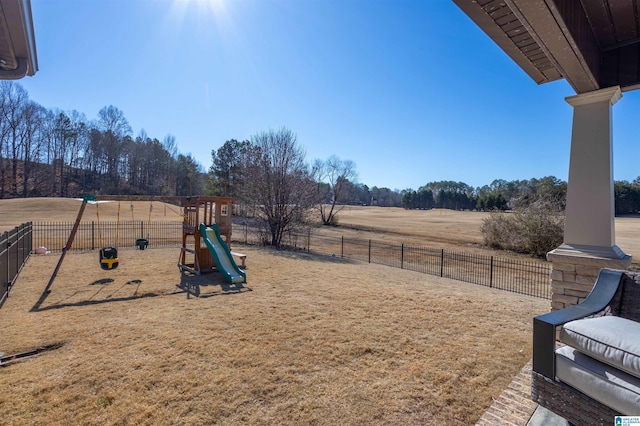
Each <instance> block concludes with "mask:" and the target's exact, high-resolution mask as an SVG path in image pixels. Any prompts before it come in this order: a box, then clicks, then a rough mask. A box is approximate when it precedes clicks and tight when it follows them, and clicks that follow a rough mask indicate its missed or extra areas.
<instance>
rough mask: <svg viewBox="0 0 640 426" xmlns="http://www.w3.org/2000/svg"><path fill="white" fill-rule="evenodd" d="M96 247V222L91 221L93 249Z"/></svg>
mask: <svg viewBox="0 0 640 426" xmlns="http://www.w3.org/2000/svg"><path fill="white" fill-rule="evenodd" d="M95 249H96V223H95V222H94V221H91V250H95Z"/></svg>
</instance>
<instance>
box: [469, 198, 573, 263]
mask: <svg viewBox="0 0 640 426" xmlns="http://www.w3.org/2000/svg"><path fill="white" fill-rule="evenodd" d="M480 230H481V232H482V235H483V237H484V241H485V244H486V245H487V246H489V247H491V248H496V249H503V250H513V251H516V252H518V253H529V254H532V255H534V256H539V257H544V256H545V255H546V253H548V252H549V251H551V250H553V249H555V248H556V247H558V246H559V245H560V244H562V240H563V232H564V215H563V214H562V213H561V211H560V209H559V208H558V206H556V205H555V204H552V203H542V202H540V203H535V204H532V205H530V206H528V207H526V208H522V209H518V210H514V211H513V212H511V213H503V212H499V211H495V212H494V213H492V214H491V215H490V216H489V217H488V218H487V219H485V220H484V221H483V223H482V227H481V228H480Z"/></svg>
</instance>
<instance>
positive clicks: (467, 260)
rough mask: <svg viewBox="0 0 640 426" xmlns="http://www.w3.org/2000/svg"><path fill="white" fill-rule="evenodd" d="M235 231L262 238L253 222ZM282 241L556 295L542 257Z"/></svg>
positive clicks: (305, 236)
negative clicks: (249, 225) (507, 256)
mask: <svg viewBox="0 0 640 426" xmlns="http://www.w3.org/2000/svg"><path fill="white" fill-rule="evenodd" d="M234 236H235V237H234V239H236V238H238V241H241V242H244V243H247V244H259V243H260V242H261V241H260V238H261V235H260V232H259V231H258V230H257V229H255V228H251V227H248V226H242V227H240V226H239V227H238V229H237V230H234ZM243 239H244V240H243ZM283 243H284V245H286V246H288V247H291V248H294V249H299V250H306V251H308V252H314V253H320V254H327V255H336V256H340V257H343V258H345V259H353V260H359V261H364V262H369V263H376V264H381V265H386V266H391V267H395V268H402V269H407V270H410V271H416V272H421V273H424V274H430V275H436V276H440V277H445V278H451V279H454V280H458V281H465V282H469V283H472V284H478V285H482V286H486V287H491V288H497V289H500V290H506V291H510V292H514V293H520V294H525V295H528V296H534V297H539V298H544V299H550V298H551V287H550V278H549V275H550V267H549V265H548V264H546V263H544V262H541V261H535V260H525V259H510V258H506V257H498V256H490V255H482V254H474V253H465V252H459V251H454V250H446V249H436V248H431V247H425V246H417V245H409V244H393V243H386V242H382V241H376V240H367V239H361V238H346V237H344V236H340V237H331V236H326V235H321V234H319V233H315V232H312V231H308V232H307V233H301V232H292V233H289V234H288V235H286V237H285V238H284V241H283Z"/></svg>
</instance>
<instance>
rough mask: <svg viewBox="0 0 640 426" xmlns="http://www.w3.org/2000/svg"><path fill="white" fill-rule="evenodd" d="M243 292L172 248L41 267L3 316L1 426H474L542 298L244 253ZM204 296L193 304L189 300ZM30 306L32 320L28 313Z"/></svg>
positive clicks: (524, 351) (318, 260)
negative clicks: (111, 262) (53, 276)
mask: <svg viewBox="0 0 640 426" xmlns="http://www.w3.org/2000/svg"><path fill="white" fill-rule="evenodd" d="M242 251H243V252H246V253H247V254H248V256H249V257H248V265H249V269H248V271H247V272H248V277H249V283H248V284H247V285H246V286H245V287H243V288H235V287H229V286H226V285H225V284H224V282H223V281H222V280H221V278H220V276H218V275H217V274H210V275H206V276H202V277H184V276H181V275H180V274H179V272H178V268H177V267H176V266H175V264H176V261H177V257H178V250H177V249H153V250H146V251H136V250H121V253H120V259H121V266H120V267H119V268H118V269H116V270H114V271H103V270H102V269H100V268H99V266H98V262H97V258H96V256H97V255H96V254H95V253H84V254H83V253H70V254H69V255H68V256H67V258H66V259H65V262H64V264H63V266H62V269H61V271H60V274H59V276H58V278H57V280H56V281H55V283H54V285H53V287H52V292H51V293H50V294H49V296H48V297H47V298H46V299H45V300H44V301H42V302H41V303H40V304H39V305H38V299H39V297H40V295H41V292H42V290H43V288H44V286H45V285H46V283H47V281H48V278H49V274H50V272H51V271H52V269H53V267H54V265H55V263H56V261H57V259H58V257H57V256H56V255H46V256H35V255H34V256H33V257H32V258H31V259H30V260H29V261H28V263H27V265H26V266H25V268H24V270H23V271H22V273H21V274H20V276H19V278H18V281H17V283H16V285H15V287H14V289H13V291H12V292H11V295H10V298H9V299H8V300H7V302H6V303H5V305H4V306H3V307H2V309H0V317H1V318H2V333H1V334H0V350H2V351H3V352H5V353H6V354H12V353H16V352H20V351H25V350H29V349H32V348H36V347H39V346H42V345H48V344H55V343H62V344H63V345H62V347H60V348H59V349H55V350H51V351H48V352H45V353H42V354H40V355H38V356H36V357H33V358H30V359H27V360H23V361H21V362H17V363H15V364H12V365H9V366H7V367H5V368H2V369H0V412H2V421H1V422H0V423H2V424H8V425H21V424H25V423H28V424H114V425H115V424H136V425H137V424H148V425H152V424H153V425H156V424H223V425H224V424H228V425H231V424H234V425H235V424H258V425H259V424H263V425H271V424H285V425H286V424H291V425H293V424H321V425H336V424H345V425H346V424H398V425H406V424H453V425H466V424H471V423H473V422H474V421H476V420H477V419H478V418H479V417H480V416H481V414H482V413H483V412H484V410H485V409H486V408H487V407H488V406H489V405H490V403H491V402H492V397H496V396H497V395H499V394H500V393H501V391H502V390H503V389H504V388H505V387H506V385H507V384H508V383H509V382H510V381H511V379H512V377H513V376H514V375H515V374H516V373H517V372H518V371H519V369H520V368H521V367H522V366H523V365H524V363H526V362H527V361H528V360H529V359H530V357H531V342H530V341H531V338H530V336H531V317H532V316H533V315H535V314H538V313H541V312H544V311H546V310H547V308H548V301H545V300H538V299H533V298H529V297H524V296H519V295H515V294H511V293H507V292H501V291H496V290H492V289H488V288H484V287H479V286H474V285H471V284H466V283H462V282H456V281H451V280H447V279H441V278H436V277H432V276H428V275H422V274H418V273H413V272H408V271H404V270H398V269H392V268H388V267H384V266H378V265H369V264H361V263H349V262H345V261H342V260H340V259H335V258H328V257H315V256H310V255H305V254H300V253H287V252H274V251H271V250H266V249H264V250H259V249H255V248H250V247H242ZM185 287H189V288H191V291H192V292H197V291H199V293H200V297H194V296H193V295H188V294H187V293H185V292H184V291H183V290H182V288H185ZM34 306H37V309H36V310H32V308H34Z"/></svg>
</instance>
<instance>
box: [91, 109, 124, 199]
mask: <svg viewBox="0 0 640 426" xmlns="http://www.w3.org/2000/svg"><path fill="white" fill-rule="evenodd" d="M98 128H99V130H100V131H101V132H102V135H101V137H100V139H101V141H100V143H101V144H102V149H103V151H102V153H103V155H104V156H105V160H106V166H107V176H108V177H109V180H110V182H109V183H110V184H111V185H112V186H111V187H110V188H109V189H117V188H118V186H119V183H120V179H119V177H118V171H119V168H120V167H119V166H120V157H121V154H122V148H123V147H124V144H125V137H127V136H129V135H130V134H131V126H129V122H128V121H127V119H126V118H125V116H124V113H123V112H122V111H121V110H119V109H118V108H116V107H114V106H113V105H109V106H108V107H104V108H102V109H101V110H100V111H99V112H98Z"/></svg>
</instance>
